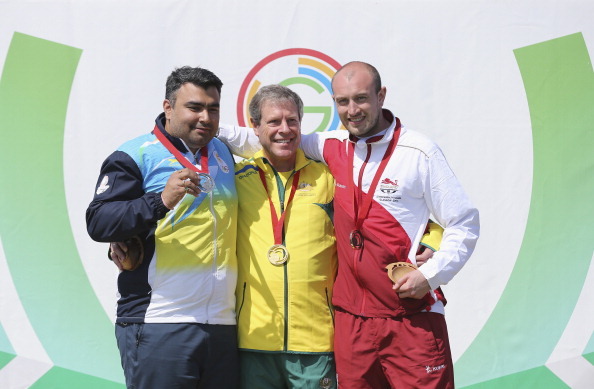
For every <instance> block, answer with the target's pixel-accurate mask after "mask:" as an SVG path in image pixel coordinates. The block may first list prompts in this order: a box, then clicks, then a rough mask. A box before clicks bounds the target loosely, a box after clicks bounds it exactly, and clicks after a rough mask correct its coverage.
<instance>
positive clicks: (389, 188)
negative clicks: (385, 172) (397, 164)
mask: <svg viewBox="0 0 594 389" xmlns="http://www.w3.org/2000/svg"><path fill="white" fill-rule="evenodd" d="M380 190H381V191H382V193H396V191H398V180H396V181H392V180H390V179H389V178H384V179H383V180H382V181H381V182H380Z"/></svg>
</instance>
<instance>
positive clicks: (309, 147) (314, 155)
mask: <svg viewBox="0 0 594 389" xmlns="http://www.w3.org/2000/svg"><path fill="white" fill-rule="evenodd" d="M330 138H332V139H341V140H343V139H346V138H348V131H346V130H334V131H324V132H312V133H311V134H304V135H301V149H302V150H303V153H304V154H305V155H306V156H307V157H308V158H311V159H314V160H316V161H320V162H323V163H326V161H325V160H324V143H325V142H326V139H330Z"/></svg>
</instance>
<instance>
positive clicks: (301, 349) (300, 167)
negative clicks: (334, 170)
mask: <svg viewBox="0 0 594 389" xmlns="http://www.w3.org/2000/svg"><path fill="white" fill-rule="evenodd" d="M259 170H262V171H263V172H264V175H265V179H266V184H267V187H268V194H267V193H266V190H265V188H264V185H263V184H262V181H261V179H260V174H259V172H258V171H259ZM296 171H300V176H299V183H298V186H297V190H296V192H295V196H294V198H293V201H292V202H291V203H290V204H289V205H288V207H287V204H286V202H287V200H288V198H289V194H290V193H291V185H292V183H293V177H294V174H295V172H296ZM283 176H284V177H283ZM235 182H236V187H237V193H238V198H239V211H238V240H237V259H238V264H239V274H238V282H237V291H236V295H237V309H236V311H237V324H238V332H239V347H240V349H243V350H250V351H263V352H294V353H328V352H331V351H332V350H333V334H334V330H333V324H334V320H333V319H334V312H333V310H332V307H331V301H332V286H333V284H334V278H335V275H336V266H337V258H336V245H335V241H336V239H335V237H334V225H333V222H332V200H333V198H334V179H333V177H332V175H331V174H330V173H329V171H328V168H327V167H326V166H325V165H323V164H321V163H319V162H316V161H313V160H310V159H307V158H306V157H305V156H304V154H303V152H302V151H301V150H298V152H297V160H296V166H295V171H294V172H290V173H287V174H284V173H278V172H276V171H275V169H274V168H273V167H272V166H271V165H270V164H269V163H268V161H267V160H266V158H265V157H264V156H263V153H262V151H260V152H258V153H257V154H256V155H254V156H253V157H252V158H251V159H247V160H244V161H242V162H241V163H239V164H237V165H236V168H235ZM268 195H270V198H271V200H272V202H273V203H274V206H275V208H276V212H277V215H278V216H279V217H280V215H281V212H282V210H283V209H284V208H285V207H286V208H287V209H286V210H285V212H286V213H287V214H286V216H285V221H284V244H285V246H286V247H287V249H288V251H289V259H288V261H287V262H286V263H285V264H283V265H280V266H275V265H273V264H271V263H270V262H269V261H268V258H267V255H266V254H267V252H268V249H269V248H270V246H272V245H273V244H274V235H273V227H272V216H271V211H270V204H269V200H268V198H269V197H268Z"/></svg>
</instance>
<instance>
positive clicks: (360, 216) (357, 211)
mask: <svg viewBox="0 0 594 389" xmlns="http://www.w3.org/2000/svg"><path fill="white" fill-rule="evenodd" d="M400 127H401V126H400V119H398V118H396V129H395V130H394V135H393V136H392V139H391V140H390V143H389V144H388V148H387V149H386V152H385V153H384V156H383V157H382V162H381V163H380V165H379V168H378V169H377V172H375V175H374V176H373V179H372V180H371V186H370V187H369V191H368V192H367V197H365V200H364V201H363V204H362V205H361V208H359V204H361V197H362V196H363V171H364V169H365V165H366V164H367V161H369V157H370V156H371V153H370V151H371V145H370V144H367V158H366V159H365V162H364V163H363V165H361V169H360V170H359V179H358V187H359V190H358V191H357V193H356V195H357V196H355V188H354V187H353V186H354V183H353V168H354V166H353V159H354V155H355V143H354V142H350V146H351V147H350V152H349V153H348V167H349V173H348V182H347V186H348V191H349V192H350V193H352V196H353V213H354V215H355V230H357V231H359V229H360V228H361V226H362V225H363V220H365V218H366V217H367V214H368V213H369V209H370V208H371V200H373V194H374V193H375V188H376V187H377V184H378V183H379V179H380V177H381V175H382V173H383V172H384V169H385V168H386V165H387V164H388V161H389V160H390V155H391V154H392V152H393V151H394V149H396V145H397V144H398V138H399V137H400ZM355 197H356V198H355Z"/></svg>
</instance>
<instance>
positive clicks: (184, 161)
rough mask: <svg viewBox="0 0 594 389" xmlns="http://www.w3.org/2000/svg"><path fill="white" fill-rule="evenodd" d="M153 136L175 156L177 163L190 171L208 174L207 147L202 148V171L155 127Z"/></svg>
mask: <svg viewBox="0 0 594 389" xmlns="http://www.w3.org/2000/svg"><path fill="white" fill-rule="evenodd" d="M153 134H155V136H156V137H157V139H159V141H160V142H161V143H162V144H163V146H165V148H166V149H167V150H169V152H170V153H171V154H173V156H174V157H175V159H177V161H178V162H179V163H181V164H182V166H184V167H187V168H188V169H190V170H193V171H195V172H196V173H206V174H208V148H207V147H206V146H204V147H201V148H200V169H198V167H196V166H195V165H193V164H192V163H191V162H190V161H189V160H188V158H186V157H185V156H184V155H183V154H182V153H180V151H179V150H178V149H177V148H176V147H175V146H174V145H173V143H171V141H170V140H169V139H167V137H166V136H165V134H163V133H162V132H161V130H160V129H159V127H157V126H155V129H154V130H153Z"/></svg>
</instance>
